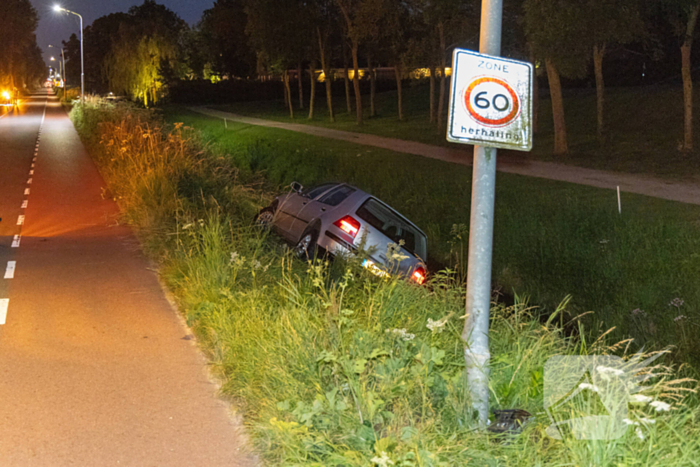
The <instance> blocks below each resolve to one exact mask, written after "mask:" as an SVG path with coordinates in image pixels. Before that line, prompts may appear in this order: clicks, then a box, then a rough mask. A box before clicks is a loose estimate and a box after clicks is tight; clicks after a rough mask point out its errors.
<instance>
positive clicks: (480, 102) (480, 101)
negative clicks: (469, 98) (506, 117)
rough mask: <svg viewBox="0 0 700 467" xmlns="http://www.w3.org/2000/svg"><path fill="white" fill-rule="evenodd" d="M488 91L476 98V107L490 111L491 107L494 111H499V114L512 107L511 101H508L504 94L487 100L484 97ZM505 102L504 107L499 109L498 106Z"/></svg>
mask: <svg viewBox="0 0 700 467" xmlns="http://www.w3.org/2000/svg"><path fill="white" fill-rule="evenodd" d="M487 92H488V91H481V92H480V93H478V94H477V95H476V96H474V105H476V106H477V107H479V108H480V109H488V108H489V107H491V106H493V108H494V109H496V110H498V111H499V112H503V111H504V110H507V109H508V108H509V107H510V101H509V100H508V97H507V96H505V95H503V94H496V95H495V96H493V99H491V101H489V100H488V99H487V98H485V97H483V96H484V94H486V93H487ZM501 102H503V105H502V107H499V106H498V104H500V103H501Z"/></svg>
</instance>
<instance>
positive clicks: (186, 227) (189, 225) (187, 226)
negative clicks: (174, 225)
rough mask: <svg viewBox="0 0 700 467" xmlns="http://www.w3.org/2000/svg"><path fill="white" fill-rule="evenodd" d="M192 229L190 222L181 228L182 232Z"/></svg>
mask: <svg viewBox="0 0 700 467" xmlns="http://www.w3.org/2000/svg"><path fill="white" fill-rule="evenodd" d="M191 227H192V223H191V222H190V223H189V224H185V225H183V226H182V230H187V229H189V228H191Z"/></svg>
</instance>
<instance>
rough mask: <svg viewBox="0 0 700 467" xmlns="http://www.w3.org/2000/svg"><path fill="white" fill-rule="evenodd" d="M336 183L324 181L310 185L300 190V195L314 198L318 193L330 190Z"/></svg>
mask: <svg viewBox="0 0 700 467" xmlns="http://www.w3.org/2000/svg"><path fill="white" fill-rule="evenodd" d="M336 185H338V184H337V183H324V184H323V185H318V186H312V187H309V188H307V189H306V190H304V191H302V192H301V196H306V197H307V198H309V199H315V198H316V197H318V196H319V195H321V194H323V193H325V192H326V191H328V190H330V189H331V188H332V187H334V186H336Z"/></svg>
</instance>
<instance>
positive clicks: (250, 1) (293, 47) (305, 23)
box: [245, 0, 315, 118]
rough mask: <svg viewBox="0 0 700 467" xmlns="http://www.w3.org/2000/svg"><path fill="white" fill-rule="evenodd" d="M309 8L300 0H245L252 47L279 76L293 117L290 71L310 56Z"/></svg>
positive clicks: (248, 31) (310, 29)
mask: <svg viewBox="0 0 700 467" xmlns="http://www.w3.org/2000/svg"><path fill="white" fill-rule="evenodd" d="M309 8H310V5H309V4H308V3H307V2H305V1H303V0H247V1H246V3H245V11H246V14H247V15H248V23H247V25H246V33H247V34H248V37H249V38H250V40H251V44H252V45H253V47H254V48H255V49H256V50H257V51H259V52H260V54H261V55H264V56H266V57H267V58H268V60H269V62H270V68H271V69H272V71H273V72H275V73H278V74H281V75H282V81H283V83H284V89H285V102H286V104H287V106H288V107H289V114H290V117H292V118H294V106H293V104H292V98H291V91H290V87H289V72H288V70H289V68H290V67H291V66H296V65H298V64H299V62H300V61H301V60H303V59H304V58H306V57H307V56H309V55H310V50H309V47H310V45H311V44H313V42H312V41H313V40H314V37H315V31H314V29H313V27H312V25H311V23H310V20H309V18H310V13H309V11H308V9H309Z"/></svg>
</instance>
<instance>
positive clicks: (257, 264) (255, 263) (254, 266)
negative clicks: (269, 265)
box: [253, 259, 262, 269]
mask: <svg viewBox="0 0 700 467" xmlns="http://www.w3.org/2000/svg"><path fill="white" fill-rule="evenodd" d="M261 267H262V264H261V263H260V261H258V260H257V259H256V260H253V269H260V268H261Z"/></svg>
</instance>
